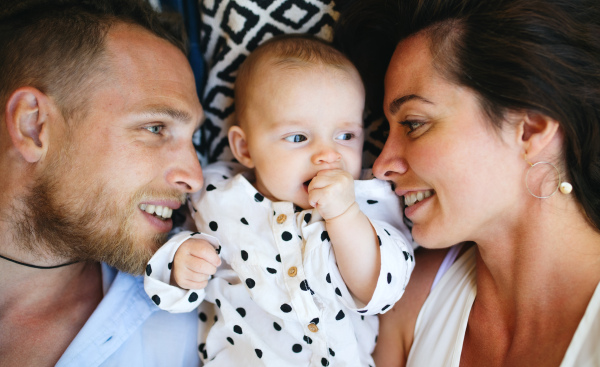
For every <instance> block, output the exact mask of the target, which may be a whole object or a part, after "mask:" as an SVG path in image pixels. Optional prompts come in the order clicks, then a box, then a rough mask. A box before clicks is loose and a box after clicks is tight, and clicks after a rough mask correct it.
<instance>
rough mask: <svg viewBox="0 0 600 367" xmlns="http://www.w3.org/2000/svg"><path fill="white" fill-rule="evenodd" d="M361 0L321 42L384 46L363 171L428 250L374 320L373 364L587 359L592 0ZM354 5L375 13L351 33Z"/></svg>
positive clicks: (592, 271) (594, 334)
mask: <svg viewBox="0 0 600 367" xmlns="http://www.w3.org/2000/svg"><path fill="white" fill-rule="evenodd" d="M364 3H365V4H361V3H355V4H353V6H355V7H353V8H351V9H349V10H348V12H347V13H345V14H344V15H343V16H342V18H341V20H340V28H339V29H338V33H337V37H338V42H339V43H341V44H344V42H348V43H351V44H353V45H359V46H360V45H363V46H365V45H366V46H368V47H372V46H373V45H374V44H375V45H378V46H382V47H381V48H379V49H378V50H376V51H381V52H379V54H381V55H384V56H383V57H385V55H386V53H387V54H388V55H389V54H391V53H392V52H393V55H392V57H391V60H390V62H389V66H388V68H387V72H386V75H385V79H384V80H385V82H384V93H385V96H384V98H383V109H384V112H385V115H386V118H387V120H388V121H389V124H390V133H389V137H388V139H387V142H386V144H385V146H384V148H383V151H382V153H381V155H380V156H379V158H378V159H377V161H376V162H375V165H374V173H375V175H376V176H377V177H378V178H380V179H385V180H390V181H392V182H393V184H394V185H395V191H396V193H397V194H398V195H400V196H403V197H404V201H405V203H406V209H405V215H406V217H407V218H408V219H410V220H411V221H412V223H413V230H412V233H413V236H414V238H415V240H416V242H418V243H420V244H421V245H422V246H423V247H426V248H429V249H437V250H434V251H429V250H425V251H421V252H419V253H418V255H417V258H416V268H415V271H414V273H413V279H411V282H410V283H409V286H408V287H407V289H406V293H405V295H404V297H403V298H402V299H401V301H400V302H399V303H397V304H396V305H395V307H394V308H393V309H392V310H391V311H390V312H388V313H386V314H385V315H383V316H382V318H381V326H380V335H379V342H378V346H377V349H376V351H375V358H376V362H377V365H378V366H397V365H411V366H441V365H443V366H458V365H460V366H496V365H498V366H518V365H526V366H558V365H562V366H587V365H600V348H598V344H599V342H600V288H599V286H598V284H599V282H600V132H599V131H600V9H599V8H600V6H599V5H598V4H597V2H596V1H584V0H581V1H559V0H499V1H480V0H473V1H469V0H462V1H461V0H440V1H425V0H423V1H418V0H413V1H402V2H400V1H396V3H401V5H398V4H396V5H393V3H394V1H391V2H385V3H383V4H381V3H380V4H378V5H374V4H373V1H368V2H364ZM363 5H366V6H367V9H368V11H369V12H372V13H373V12H376V10H377V9H379V10H381V13H380V14H375V13H373V14H372V15H374V17H373V19H376V20H377V24H376V25H375V26H370V28H368V29H367V31H365V32H360V30H361V29H363V30H364V29H366V28H365V27H364V25H365V24H364V23H363V24H362V28H361V27H359V25H357V24H356V23H355V22H354V21H355V20H356V19H357V18H355V17H354V16H353V14H361V13H362V14H365V13H363V12H362V9H360V8H361V6H363ZM400 6H401V7H402V8H400ZM361 21H362V22H364V19H363V20H361ZM386 25H391V26H392V27H393V28H395V29H396V30H397V31H398V33H399V36H398V38H396V39H393V37H392V38H390V34H392V33H390V31H389V30H386V29H385V26H386ZM347 29H351V30H352V31H353V32H355V33H353V34H355V35H356V34H361V35H365V34H367V35H375V34H377V32H378V31H385V33H384V34H385V35H386V36H387V38H385V39H383V38H381V37H379V38H377V39H376V41H377V42H365V39H364V38H363V39H361V40H351V39H350V41H348V38H345V36H347V35H348V33H344V30H347ZM363 37H364V36H363ZM388 44H393V45H396V46H395V49H394V50H388V49H386V45H388ZM350 51H351V52H349V53H350V54H351V55H373V52H372V51H373V50H372V49H371V50H370V51H365V50H364V49H356V48H353V49H352V50H350ZM362 60H364V58H363V59H362ZM357 64H358V65H359V67H360V66H361V59H357ZM365 75H366V74H365ZM371 76H372V74H371ZM365 77H367V76H365ZM367 85H371V84H370V83H369V82H367ZM456 243H462V245H459V247H452V249H451V250H450V251H448V250H447V248H448V247H450V246H452V245H454V244H456ZM443 249H446V250H443Z"/></svg>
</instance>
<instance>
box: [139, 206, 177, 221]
mask: <svg viewBox="0 0 600 367" xmlns="http://www.w3.org/2000/svg"><path fill="white" fill-rule="evenodd" d="M140 209H141V210H143V211H145V212H146V213H148V214H154V215H156V216H157V217H159V218H162V219H169V218H171V215H173V209H171V208H169V207H166V206H160V205H152V204H140Z"/></svg>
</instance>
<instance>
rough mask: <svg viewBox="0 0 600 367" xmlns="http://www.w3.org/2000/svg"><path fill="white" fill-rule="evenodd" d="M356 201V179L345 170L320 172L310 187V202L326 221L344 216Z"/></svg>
mask: <svg viewBox="0 0 600 367" xmlns="http://www.w3.org/2000/svg"><path fill="white" fill-rule="evenodd" d="M354 201H355V197H354V178H353V177H352V175H351V174H350V173H348V172H346V171H344V170H341V169H327V170H323V171H319V172H317V175H316V176H315V178H313V179H312V181H311V182H310V185H308V202H309V203H310V205H312V206H313V207H314V208H316V209H317V210H318V211H319V214H321V216H322V217H323V219H325V220H329V219H333V218H335V217H338V216H340V215H342V214H344V213H345V212H346V211H347V210H348V208H350V207H351V206H352V204H354Z"/></svg>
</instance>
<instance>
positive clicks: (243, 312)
mask: <svg viewBox="0 0 600 367" xmlns="http://www.w3.org/2000/svg"><path fill="white" fill-rule="evenodd" d="M235 310H236V311H237V313H239V314H240V316H242V317H246V310H245V309H244V308H242V307H238V308H236V309H235Z"/></svg>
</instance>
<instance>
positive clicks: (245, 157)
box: [227, 125, 254, 168]
mask: <svg viewBox="0 0 600 367" xmlns="http://www.w3.org/2000/svg"><path fill="white" fill-rule="evenodd" d="M227 137H228V138H229V147H230V148H231V152H232V153H233V156H234V157H235V159H237V160H238V162H240V163H241V164H243V165H244V166H246V167H248V168H254V162H252V157H251V156H250V151H249V150H248V142H247V141H246V133H245V132H244V130H242V128H241V127H239V126H237V125H234V126H232V127H230V128H229V133H228V134H227Z"/></svg>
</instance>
